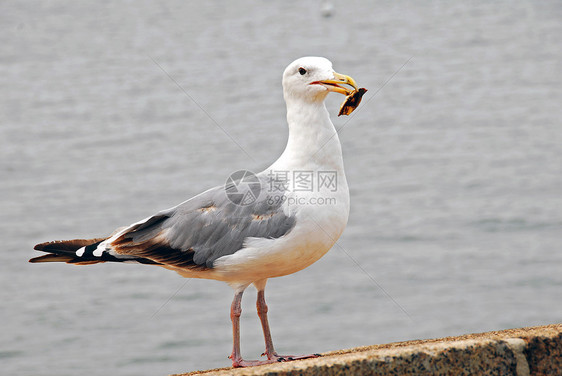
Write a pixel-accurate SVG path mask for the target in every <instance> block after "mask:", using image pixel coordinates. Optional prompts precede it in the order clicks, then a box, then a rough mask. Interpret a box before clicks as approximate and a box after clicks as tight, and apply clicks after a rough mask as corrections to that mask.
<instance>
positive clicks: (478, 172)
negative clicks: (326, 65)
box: [0, 0, 562, 375]
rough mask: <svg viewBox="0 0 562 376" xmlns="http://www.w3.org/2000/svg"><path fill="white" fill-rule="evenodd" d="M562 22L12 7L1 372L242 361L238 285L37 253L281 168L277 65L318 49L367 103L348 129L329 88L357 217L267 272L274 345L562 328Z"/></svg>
mask: <svg viewBox="0 0 562 376" xmlns="http://www.w3.org/2000/svg"><path fill="white" fill-rule="evenodd" d="M561 19H562V3H560V2H559V1H544V2H531V1H529V2H526V1H520V2H502V1H500V2H493V3H489V2H486V1H470V2H446V1H431V2H407V1H398V2H390V1H343V0H341V1H324V2H321V1H310V2H303V1H277V2H274V1H237V2H218V1H191V2H190V1H169V2H158V3H156V2H148V1H145V2H129V1H123V2H104V1H98V2H90V3H86V2H72V1H41V2H31V1H30V2H21V1H3V2H2V3H1V4H0V20H1V22H0V25H1V26H0V27H1V30H2V32H1V33H0V46H1V47H0V52H1V53H0V85H1V88H2V90H1V92H0V101H1V111H0V122H1V125H0V205H1V207H0V229H1V230H0V231H1V239H2V250H1V251H0V270H1V273H0V283H1V286H2V288H1V289H0V301H1V303H0V304H1V307H2V308H1V312H2V313H1V318H2V319H1V320H0V332H1V333H2V335H1V339H0V363H1V364H2V373H5V374H7V375H8V374H9V375H75V374H77V373H79V374H84V375H108V374H111V375H166V374H169V373H179V372H187V371H191V370H198V369H207V368H211V367H220V366H228V365H230V361H229V360H228V359H227V356H228V355H229V354H230V351H231V323H230V318H229V308H230V302H231V299H232V291H231V289H230V288H229V287H228V286H227V285H226V284H224V283H220V282H215V281H205V280H191V279H189V280H186V279H183V278H181V277H180V276H178V275H176V274H175V273H172V272H170V271H167V270H164V269H161V268H155V267H147V266H142V265H138V266H136V265H120V264H115V265H109V264H103V265H96V266H91V267H75V266H69V265H64V264H61V265H58V264H48V265H46V264H44V265H30V264H28V263H27V260H28V259H29V258H30V257H33V256H36V252H34V251H33V245H34V244H36V243H39V242H43V241H48V240H55V239H69V238H81V237H84V238H88V237H96V236H103V235H107V234H109V233H110V232H112V231H113V229H115V228H116V227H119V226H122V225H126V224H129V223H133V222H136V221H137V220H140V219H142V218H145V217H147V216H148V215H151V214H153V213H154V212H156V211H158V210H160V209H164V208H167V207H171V206H173V205H176V204H178V203H180V202H182V201H184V200H186V199H187V198H190V197H192V196H193V195H195V194H197V193H199V192H201V191H203V190H205V189H207V188H210V187H213V186H216V185H219V184H223V183H224V181H225V180H226V178H227V176H228V175H229V174H230V173H232V172H233V171H237V170H240V169H248V170H251V171H256V172H257V171H260V170H261V169H262V168H264V167H266V166H268V165H269V164H270V163H271V162H273V161H274V160H275V159H276V158H277V157H278V155H279V154H280V153H281V152H282V150H283V148H284V146H285V142H286V139H287V127H286V121H285V105H284V102H283V97H282V89H281V73H282V71H283V69H284V68H285V67H286V66H287V65H288V64H289V63H290V62H291V61H293V60H294V59H296V58H298V57H301V56H307V55H318V56H325V57H327V58H329V59H330V60H332V62H333V63H334V68H335V70H336V71H338V72H340V73H344V74H348V75H350V76H352V77H353V78H355V79H356V80H357V82H358V83H359V85H360V86H363V87H366V88H368V89H369V92H368V93H367V94H366V96H365V97H364V99H363V103H362V105H361V106H360V107H359V109H358V110H357V111H356V112H355V113H354V114H353V116H352V117H342V118H337V117H336V114H337V111H338V109H339V105H340V103H341V102H342V100H343V97H342V96H338V95H332V96H330V97H329V98H328V101H327V106H328V109H329V111H330V113H331V114H333V121H334V123H335V125H336V126H337V127H338V128H339V132H340V138H341V141H342V144H343V150H344V157H345V163H346V171H347V178H348V182H349V185H350V187H351V197H352V209H351V217H350V220H349V225H348V228H347V230H346V231H345V233H344V235H343V236H342V238H341V239H340V240H339V241H338V244H337V245H336V246H335V247H334V248H333V249H332V250H331V251H330V252H329V253H328V254H327V255H326V256H325V257H324V258H323V259H321V260H320V261H319V262H317V263H316V264H314V265H313V266H311V267H310V268H308V269H306V270H304V271H302V272H299V273H296V274H294V275H291V276H287V277H283V278H277V279H273V280H270V281H269V284H268V291H267V293H268V303H269V307H270V322H271V326H272V334H273V338H274V341H275V345H276V347H277V349H278V351H279V352H280V353H297V354H298V353H310V352H324V351H329V350H337V349H342V348H349V347H355V346H361V345H370V344H376V343H386V342H391V341H401V340H410V339H418V338H433V337H441V336H452V335H458V334H464V333H470V332H482V331H488V330H499V329H505V328H513V327H522V326H531V325H541V324H549V323H556V322H560V320H561V316H562V250H561V247H562V239H561V234H562V231H561V230H562V209H561V208H562V195H561V190H562V159H561V145H562V129H561V123H560V119H561V118H562V109H561V103H562V86H561V84H562V74H561V73H562V72H561V66H562V61H561V60H562V50H561V49H560V36H561V35H562V23H561V22H560V20H561ZM180 87H181V88H180ZM233 140H234V141H235V142H234V141H233ZM254 302H255V292H254V291H252V290H251V289H250V290H248V293H247V294H246V296H245V300H244V312H243V316H242V350H243V354H244V355H245V357H247V358H249V359H252V358H256V357H258V355H259V354H261V353H262V352H263V348H264V346H263V338H262V334H261V329H260V326H259V321H258V319H257V316H256V313H255V306H254V304H255V303H254Z"/></svg>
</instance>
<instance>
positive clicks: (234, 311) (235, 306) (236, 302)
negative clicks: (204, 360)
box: [229, 289, 278, 367]
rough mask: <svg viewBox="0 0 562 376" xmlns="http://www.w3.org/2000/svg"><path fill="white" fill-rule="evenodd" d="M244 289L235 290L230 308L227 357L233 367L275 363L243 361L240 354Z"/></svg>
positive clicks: (269, 361) (271, 361) (268, 361)
mask: <svg viewBox="0 0 562 376" xmlns="http://www.w3.org/2000/svg"><path fill="white" fill-rule="evenodd" d="M243 293H244V289H240V290H237V291H236V293H235V294H234V299H233V300H232V306H231V307H230V319H231V320H232V354H231V355H230V356H229V358H230V360H232V366H233V367H250V366H259V365H261V364H269V363H274V362H277V361H278V360H277V359H268V360H244V359H242V354H241V352H240V315H241V314H242V294H243Z"/></svg>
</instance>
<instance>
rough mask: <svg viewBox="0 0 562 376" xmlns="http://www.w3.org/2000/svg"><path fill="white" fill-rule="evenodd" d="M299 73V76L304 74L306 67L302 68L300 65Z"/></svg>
mask: <svg viewBox="0 0 562 376" xmlns="http://www.w3.org/2000/svg"><path fill="white" fill-rule="evenodd" d="M299 73H300V74H301V76H304V75H305V74H306V69H304V68H303V67H300V68H299Z"/></svg>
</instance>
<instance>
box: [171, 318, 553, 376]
mask: <svg viewBox="0 0 562 376" xmlns="http://www.w3.org/2000/svg"><path fill="white" fill-rule="evenodd" d="M322 355H323V356H322V357H321V358H316V359H306V360H299V361H293V362H285V363H276V364H268V365H264V366H258V367H251V368H237V369H235V368H221V369H215V370H210V371H196V372H191V373H186V374H182V375H176V376H191V375H219V376H221V375H224V376H226V375H234V376H242V375H244V376H249V375H252V376H257V375H261V376H289V375H291V376H293V375H295V376H296V375H299V376H325V375H328V376H332V375H333V376H336V375H404V374H409V375H435V374H440V375H475V374H478V375H517V376H525V375H549V376H552V375H562V324H553V325H547V326H537V327H530V328H521V329H509V330H503V331H498V332H487V333H479V334H468V335H464V336H459V337H448V338H441V339H432V340H418V341H407V342H397V343H390V344H386V345H374V346H367V347H358V348H354V349H348V350H340V351H334V352H329V353H325V354H322Z"/></svg>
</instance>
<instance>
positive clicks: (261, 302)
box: [256, 290, 320, 362]
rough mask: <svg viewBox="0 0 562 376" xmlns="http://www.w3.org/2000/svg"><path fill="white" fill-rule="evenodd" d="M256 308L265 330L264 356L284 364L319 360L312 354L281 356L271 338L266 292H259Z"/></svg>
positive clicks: (316, 355)
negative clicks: (303, 360) (304, 360)
mask: <svg viewBox="0 0 562 376" xmlns="http://www.w3.org/2000/svg"><path fill="white" fill-rule="evenodd" d="M256 307H257V309H258V316H259V318H260V321H261V326H262V328H263V337H264V338H265V352H264V353H263V354H262V355H266V356H267V360H269V361H274V362H275V361H277V362H283V361H287V360H298V359H308V358H317V357H319V356H320V354H310V355H297V356H295V355H279V354H277V352H276V351H275V348H274V347H273V340H272V338H271V332H270V331H269V321H268V320H267V310H268V308H267V304H266V303H265V290H258V300H257V301H256Z"/></svg>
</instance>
